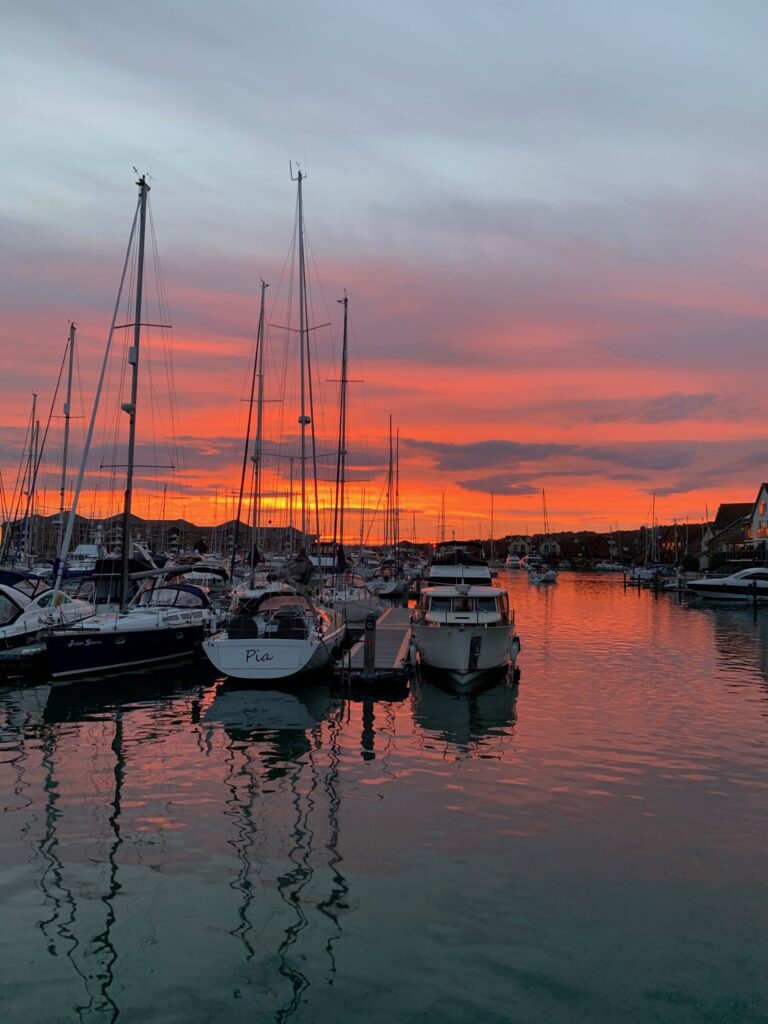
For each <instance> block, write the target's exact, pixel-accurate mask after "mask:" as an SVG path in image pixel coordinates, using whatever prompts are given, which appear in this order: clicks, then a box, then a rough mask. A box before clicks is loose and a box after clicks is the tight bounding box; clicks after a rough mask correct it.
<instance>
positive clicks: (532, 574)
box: [520, 555, 557, 583]
mask: <svg viewBox="0 0 768 1024" xmlns="http://www.w3.org/2000/svg"><path fill="white" fill-rule="evenodd" d="M520 565H521V568H523V569H525V571H526V572H527V573H528V580H529V582H530V583H557V570H556V569H553V568H552V567H551V566H549V565H547V563H546V562H545V561H544V559H543V558H542V557H541V555H528V556H527V557H526V558H524V559H522V560H521V562H520Z"/></svg>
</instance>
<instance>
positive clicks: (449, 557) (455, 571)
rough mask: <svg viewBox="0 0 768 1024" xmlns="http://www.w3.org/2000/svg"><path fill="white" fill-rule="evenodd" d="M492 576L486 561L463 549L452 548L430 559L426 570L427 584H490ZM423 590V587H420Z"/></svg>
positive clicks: (431, 585) (478, 585)
mask: <svg viewBox="0 0 768 1024" xmlns="http://www.w3.org/2000/svg"><path fill="white" fill-rule="evenodd" d="M491 583H492V577H491V570H490V567H489V565H488V562H487V561H486V560H485V559H484V558H478V557H476V556H475V555H473V554H471V552H469V551H465V550H464V549H463V548H454V549H452V550H451V551H450V552H449V553H447V554H444V555H440V556H438V557H436V558H433V559H432V562H431V563H430V566H429V570H428V572H427V586H428V587H435V586H455V585H457V584H469V585H470V586H476V587H484V586H487V587H489V586H491ZM422 590H423V588H422Z"/></svg>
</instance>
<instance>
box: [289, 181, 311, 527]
mask: <svg viewBox="0 0 768 1024" xmlns="http://www.w3.org/2000/svg"><path fill="white" fill-rule="evenodd" d="M305 177H306V175H304V174H302V172H301V168H299V169H298V171H297V173H296V176H295V177H294V175H293V167H291V180H292V181H295V182H296V183H297V195H298V198H297V218H298V232H299V348H300V350H301V356H300V374H301V384H300V387H301V411H300V415H299V424H300V426H301V534H302V546H304V545H306V535H307V426H308V425H309V423H310V418H309V416H307V411H306V381H305V369H304V365H305V348H306V347H307V344H308V337H307V316H306V302H307V295H306V270H305V266H304V205H303V199H302V194H301V183H302V181H303V180H304V178H305Z"/></svg>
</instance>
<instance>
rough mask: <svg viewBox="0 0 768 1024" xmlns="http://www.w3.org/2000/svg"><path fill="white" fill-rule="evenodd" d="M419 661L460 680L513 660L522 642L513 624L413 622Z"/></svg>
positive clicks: (476, 677) (507, 664) (486, 671)
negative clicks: (425, 624) (468, 624)
mask: <svg viewBox="0 0 768 1024" xmlns="http://www.w3.org/2000/svg"><path fill="white" fill-rule="evenodd" d="M413 639H414V644H415V647H416V652H417V654H418V657H419V661H420V662H421V663H422V664H424V665H426V666H428V667H429V668H431V669H435V670H437V671H440V672H444V673H446V674H447V675H449V676H450V677H451V678H452V679H454V680H455V681H456V682H459V683H471V682H473V681H474V680H476V679H478V678H479V677H480V676H482V675H484V674H486V673H488V672H492V671H494V670H497V669H503V668H505V667H509V666H510V665H512V664H513V662H514V660H515V658H516V656H517V651H518V649H519V644H518V643H517V638H516V637H515V636H514V634H513V630H512V627H511V626H507V625H504V626H487V627H484V628H480V629H473V628H472V627H461V626H440V627H435V626H422V625H416V624H414V626H413Z"/></svg>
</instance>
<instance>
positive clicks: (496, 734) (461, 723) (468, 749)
mask: <svg viewBox="0 0 768 1024" xmlns="http://www.w3.org/2000/svg"><path fill="white" fill-rule="evenodd" d="M518 689H519V687H518V686H517V684H516V683H515V682H513V680H512V678H511V677H509V676H508V675H507V674H506V673H504V674H501V675H499V674H497V675H496V676H489V677H487V678H486V679H485V680H482V681H477V682H475V683H474V684H472V686H471V687H468V688H467V689H466V690H457V688H456V687H455V686H452V685H451V683H450V681H449V680H447V679H446V678H445V677H441V676H439V675H437V674H432V675H425V674H423V673H422V674H420V676H419V677H418V679H417V680H415V681H414V684H413V717H414V719H415V721H416V722H417V723H418V724H419V725H420V726H421V728H422V729H424V730H426V731H427V732H429V733H432V734H434V735H435V736H436V737H437V738H438V739H439V740H440V741H441V742H444V743H446V744H449V745H450V746H452V747H455V748H456V749H457V751H458V752H460V753H464V754H467V753H473V754H481V756H490V755H489V751H490V750H491V749H492V747H493V744H494V743H497V742H499V741H500V740H501V739H502V738H504V737H506V738H509V739H511V738H512V737H513V736H514V729H515V724H516V722H517V695H518Z"/></svg>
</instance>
